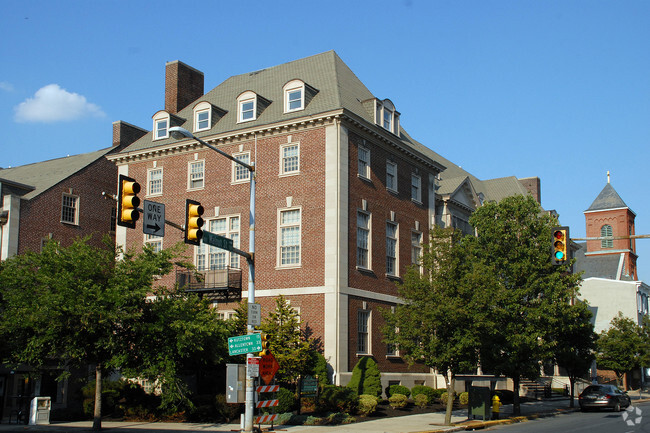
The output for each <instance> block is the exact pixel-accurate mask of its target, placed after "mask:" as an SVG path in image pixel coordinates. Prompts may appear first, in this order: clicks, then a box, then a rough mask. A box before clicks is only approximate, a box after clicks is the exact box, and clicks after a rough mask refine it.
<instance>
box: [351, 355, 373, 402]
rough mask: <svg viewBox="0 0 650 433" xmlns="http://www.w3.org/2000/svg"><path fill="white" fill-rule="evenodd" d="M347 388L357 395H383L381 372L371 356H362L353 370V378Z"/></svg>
mask: <svg viewBox="0 0 650 433" xmlns="http://www.w3.org/2000/svg"><path fill="white" fill-rule="evenodd" d="M347 387H348V388H350V389H351V390H353V391H354V392H356V393H357V395H363V394H367V395H372V396H375V397H379V396H380V395H381V372H380V371H379V367H378V366H377V362H375V360H374V359H372V358H371V357H369V356H362V357H361V359H359V361H358V362H357V364H356V365H355V366H354V368H353V369H352V377H351V378H350V382H349V383H348V384H347Z"/></svg>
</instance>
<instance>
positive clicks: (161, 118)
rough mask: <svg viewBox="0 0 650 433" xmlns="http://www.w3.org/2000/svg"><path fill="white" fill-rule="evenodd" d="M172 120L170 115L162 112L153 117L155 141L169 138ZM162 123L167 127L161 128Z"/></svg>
mask: <svg viewBox="0 0 650 433" xmlns="http://www.w3.org/2000/svg"><path fill="white" fill-rule="evenodd" d="M170 121H171V119H170V118H169V113H167V112H165V111H161V112H159V113H156V114H155V115H154V117H153V139H154V140H163V139H165V138H169V128H170V127H171V124H170ZM162 122H165V126H164V127H161V126H159V125H160V124H161V123H162Z"/></svg>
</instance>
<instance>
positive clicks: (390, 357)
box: [386, 355, 402, 360]
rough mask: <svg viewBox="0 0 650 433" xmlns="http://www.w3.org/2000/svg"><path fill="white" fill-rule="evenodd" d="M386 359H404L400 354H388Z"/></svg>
mask: <svg viewBox="0 0 650 433" xmlns="http://www.w3.org/2000/svg"><path fill="white" fill-rule="evenodd" d="M386 359H391V360H395V359H402V357H401V356H399V355H386Z"/></svg>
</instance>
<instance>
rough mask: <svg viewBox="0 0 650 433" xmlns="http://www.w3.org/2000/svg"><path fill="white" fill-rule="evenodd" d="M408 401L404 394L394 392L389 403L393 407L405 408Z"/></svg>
mask: <svg viewBox="0 0 650 433" xmlns="http://www.w3.org/2000/svg"><path fill="white" fill-rule="evenodd" d="M407 403H408V398H407V397H406V396H405V395H404V394H393V395H391V396H390V398H389V399H388V404H390V407H392V408H393V409H403V408H405V407H406V404H407Z"/></svg>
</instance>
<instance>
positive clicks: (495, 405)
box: [492, 395, 501, 419]
mask: <svg viewBox="0 0 650 433" xmlns="http://www.w3.org/2000/svg"><path fill="white" fill-rule="evenodd" d="M500 409H501V400H500V399H499V396H498V395H495V396H494V397H492V419H499V412H500Z"/></svg>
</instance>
